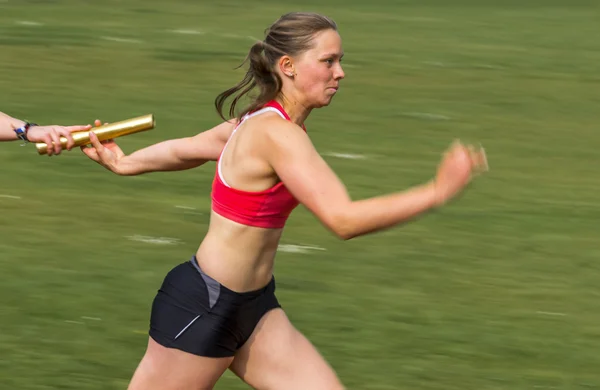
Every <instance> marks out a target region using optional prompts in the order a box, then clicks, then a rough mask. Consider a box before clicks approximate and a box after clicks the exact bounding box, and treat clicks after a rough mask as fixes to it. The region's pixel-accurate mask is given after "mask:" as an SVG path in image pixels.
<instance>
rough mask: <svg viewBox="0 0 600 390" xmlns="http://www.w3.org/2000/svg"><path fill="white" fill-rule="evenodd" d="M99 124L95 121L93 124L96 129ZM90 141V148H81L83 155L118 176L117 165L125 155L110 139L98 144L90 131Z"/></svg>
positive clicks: (98, 141) (94, 135) (97, 140)
mask: <svg viewBox="0 0 600 390" xmlns="http://www.w3.org/2000/svg"><path fill="white" fill-rule="evenodd" d="M101 124H102V123H101V122H100V121H99V120H97V119H96V121H95V122H94V126H96V127H98V126H100V125H101ZM90 141H91V143H92V145H91V147H86V146H82V147H81V150H82V151H83V153H85V155H86V156H88V157H89V158H90V159H92V160H94V161H95V162H97V163H98V164H100V165H102V166H103V167H104V168H106V169H108V170H109V171H111V172H114V173H117V174H119V173H120V171H119V163H120V161H121V159H122V158H123V157H125V153H123V151H122V150H121V148H120V147H119V146H118V145H117V144H116V143H115V141H113V140H112V139H110V140H107V141H102V142H100V140H99V139H98V136H96V134H95V133H94V132H93V131H90Z"/></svg>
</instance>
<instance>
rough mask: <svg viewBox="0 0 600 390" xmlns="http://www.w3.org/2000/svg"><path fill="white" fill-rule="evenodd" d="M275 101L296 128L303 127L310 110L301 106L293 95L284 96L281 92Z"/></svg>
mask: <svg viewBox="0 0 600 390" xmlns="http://www.w3.org/2000/svg"><path fill="white" fill-rule="evenodd" d="M275 100H276V101H277V102H278V103H279V104H281V106H282V107H283V109H284V110H285V112H286V113H287V114H288V115H289V117H290V119H291V121H292V122H294V123H295V124H297V125H298V126H302V125H304V121H305V120H306V118H308V116H309V115H310V112H311V111H312V108H309V107H306V106H305V105H303V104H302V102H301V101H300V100H299V99H296V98H295V97H294V96H293V95H286V94H285V93H284V92H283V91H282V92H281V94H280V95H279V96H278V97H277V98H276V99H275Z"/></svg>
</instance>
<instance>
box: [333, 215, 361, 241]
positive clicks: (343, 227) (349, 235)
mask: <svg viewBox="0 0 600 390" xmlns="http://www.w3.org/2000/svg"><path fill="white" fill-rule="evenodd" d="M327 225H328V228H329V230H331V231H332V232H333V234H335V236H336V237H337V238H339V239H340V240H342V241H348V240H351V239H353V238H355V237H358V236H360V234H359V232H358V229H356V226H355V224H354V223H353V222H352V219H351V218H349V217H348V216H347V215H336V216H332V217H331V218H330V220H329V223H328V224H327Z"/></svg>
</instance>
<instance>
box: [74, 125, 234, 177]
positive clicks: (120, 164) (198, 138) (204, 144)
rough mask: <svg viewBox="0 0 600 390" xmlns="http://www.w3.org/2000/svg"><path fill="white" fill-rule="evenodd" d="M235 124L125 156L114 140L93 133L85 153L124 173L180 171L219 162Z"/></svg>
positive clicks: (162, 143)
mask: <svg viewBox="0 0 600 390" xmlns="http://www.w3.org/2000/svg"><path fill="white" fill-rule="evenodd" d="M234 127H235V123H234V122H233V121H231V122H223V123H221V124H220V125H218V126H215V127H213V128H212V129H210V130H207V131H204V132H202V133H199V134H197V135H195V136H193V137H186V138H177V139H171V140H168V141H163V142H159V143H157V144H154V145H151V146H148V147H146V148H143V149H140V150H138V151H135V152H133V153H131V154H130V155H125V154H124V153H123V151H122V150H121V149H120V148H119V147H118V146H117V144H116V143H114V142H113V141H110V142H103V143H101V142H100V141H99V140H98V138H97V137H96V135H95V134H94V133H93V132H90V140H91V143H92V147H91V148H86V147H82V150H83V152H84V153H85V154H86V155H87V156H88V157H89V158H91V159H92V160H94V161H96V162H97V163H98V164H100V165H102V166H103V167H105V168H106V169H108V170H110V171H112V172H114V173H116V174H118V175H122V176H134V175H140V174H143V173H148V172H161V171H179V170H184V169H190V168H194V167H197V166H200V165H202V164H204V163H205V162H207V161H216V160H217V159H218V158H219V154H220V153H221V150H223V147H224V146H225V144H226V143H227V140H228V139H229V137H230V135H231V133H232V131H233V128H234Z"/></svg>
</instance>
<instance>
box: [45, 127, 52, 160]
mask: <svg viewBox="0 0 600 390" xmlns="http://www.w3.org/2000/svg"><path fill="white" fill-rule="evenodd" d="M44 142H45V143H46V153H47V154H48V156H52V154H53V153H54V146H53V145H52V137H50V134H48V133H46V135H44Z"/></svg>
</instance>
